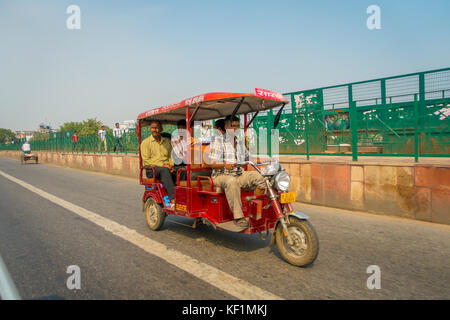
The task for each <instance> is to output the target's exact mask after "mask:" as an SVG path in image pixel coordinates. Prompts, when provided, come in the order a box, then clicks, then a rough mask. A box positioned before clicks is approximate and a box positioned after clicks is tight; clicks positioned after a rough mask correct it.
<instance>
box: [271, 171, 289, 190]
mask: <svg viewBox="0 0 450 320" xmlns="http://www.w3.org/2000/svg"><path fill="white" fill-rule="evenodd" d="M274 182H275V183H274V186H275V188H277V189H278V190H280V191H281V192H286V191H288V189H289V184H290V183H291V177H289V174H288V173H287V172H286V171H281V172H279V173H277V175H276V176H275V179H274Z"/></svg>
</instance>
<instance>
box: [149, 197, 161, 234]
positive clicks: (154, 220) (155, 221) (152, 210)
mask: <svg viewBox="0 0 450 320" xmlns="http://www.w3.org/2000/svg"><path fill="white" fill-rule="evenodd" d="M144 213H145V220H146V221H147V225H148V227H149V228H150V230H153V231H157V230H159V229H161V227H162V225H163V224H164V220H165V218H166V215H165V214H164V212H162V208H161V206H160V205H159V204H158V203H156V201H155V199H153V198H152V197H150V198H148V199H147V201H146V202H145V207H144Z"/></svg>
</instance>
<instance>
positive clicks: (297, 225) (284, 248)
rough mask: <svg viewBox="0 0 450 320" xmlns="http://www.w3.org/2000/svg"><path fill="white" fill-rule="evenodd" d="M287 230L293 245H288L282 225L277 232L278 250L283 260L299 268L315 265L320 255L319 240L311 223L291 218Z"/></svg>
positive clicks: (279, 225)
mask: <svg viewBox="0 0 450 320" xmlns="http://www.w3.org/2000/svg"><path fill="white" fill-rule="evenodd" d="M287 228H288V231H289V235H290V236H291V237H292V238H293V241H294V244H293V245H290V244H289V243H288V241H287V238H286V237H285V236H284V234H283V227H282V226H281V224H278V226H277V229H276V230H275V237H276V242H277V248H278V251H279V252H280V254H281V256H282V257H283V259H285V260H286V261H287V262H289V263H290V264H292V265H294V266H297V267H306V266H308V265H309V264H311V263H313V262H314V260H316V258H317V255H318V253H319V238H318V237H317V234H316V231H315V230H314V228H313V226H312V225H311V223H309V221H307V220H300V219H298V218H295V217H292V216H291V217H289V223H288V225H287Z"/></svg>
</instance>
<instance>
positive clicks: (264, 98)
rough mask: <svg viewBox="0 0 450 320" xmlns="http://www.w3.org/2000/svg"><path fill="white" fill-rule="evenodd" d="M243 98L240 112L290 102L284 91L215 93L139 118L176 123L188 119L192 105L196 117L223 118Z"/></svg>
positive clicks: (144, 113)
mask: <svg viewBox="0 0 450 320" xmlns="http://www.w3.org/2000/svg"><path fill="white" fill-rule="evenodd" d="M242 98H244V100H243V101H242V104H241V106H240V108H239V110H238V111H237V112H236V115H239V114H245V113H252V112H257V111H264V110H269V109H273V108H276V107H279V106H282V105H283V104H287V103H289V102H288V101H287V100H285V99H284V97H283V95H282V94H280V93H275V92H272V91H268V90H263V89H256V94H252V93H228V92H212V93H205V94H202V95H198V96H195V97H192V98H189V99H185V100H182V101H180V102H178V103H174V104H171V105H167V106H164V107H160V108H155V109H151V110H149V111H146V112H143V113H141V114H140V115H139V116H138V120H160V121H161V122H163V123H174V122H176V121H178V120H182V119H186V108H189V110H190V111H189V112H190V114H191V115H192V113H193V111H194V110H195V109H197V107H198V110H197V113H196V114H195V119H194V120H198V121H203V120H211V119H217V118H223V117H226V116H228V115H231V114H232V113H233V111H234V110H235V108H236V106H237V105H238V104H239V102H240V101H241V100H242Z"/></svg>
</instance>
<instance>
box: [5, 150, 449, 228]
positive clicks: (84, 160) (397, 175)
mask: <svg viewBox="0 0 450 320" xmlns="http://www.w3.org/2000/svg"><path fill="white" fill-rule="evenodd" d="M37 153H38V155H39V162H41V163H49V164H54V165H59V166H63V167H69V168H75V169H83V170H89V171H97V172H104V173H108V174H114V175H120V176H125V177H132V178H138V177H139V159H138V156H137V155H134V154H127V155H121V154H72V153H56V152H37ZM0 156H1V157H7V158H11V159H17V160H19V156H20V153H19V152H18V151H0ZM280 161H281V162H282V163H283V165H284V166H285V167H286V170H287V171H288V173H289V174H290V176H291V187H290V191H295V192H296V196H297V201H299V202H304V203H310V204H315V205H323V206H329V207H336V208H342V209H350V210H359V211H366V212H371V213H378V214H384V215H390V216H397V217H404V218H410V219H417V220H422V221H429V222H436V223H442V224H449V225H450V165H446V164H433V163H430V164H418V163H408V164H405V163H400V162H398V163H396V162H393V163H380V162H337V161H335V162H330V161H328V162H325V161H321V160H309V161H306V160H305V161H303V160H298V159H295V157H290V156H281V157H280ZM18 164H19V161H18Z"/></svg>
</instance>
